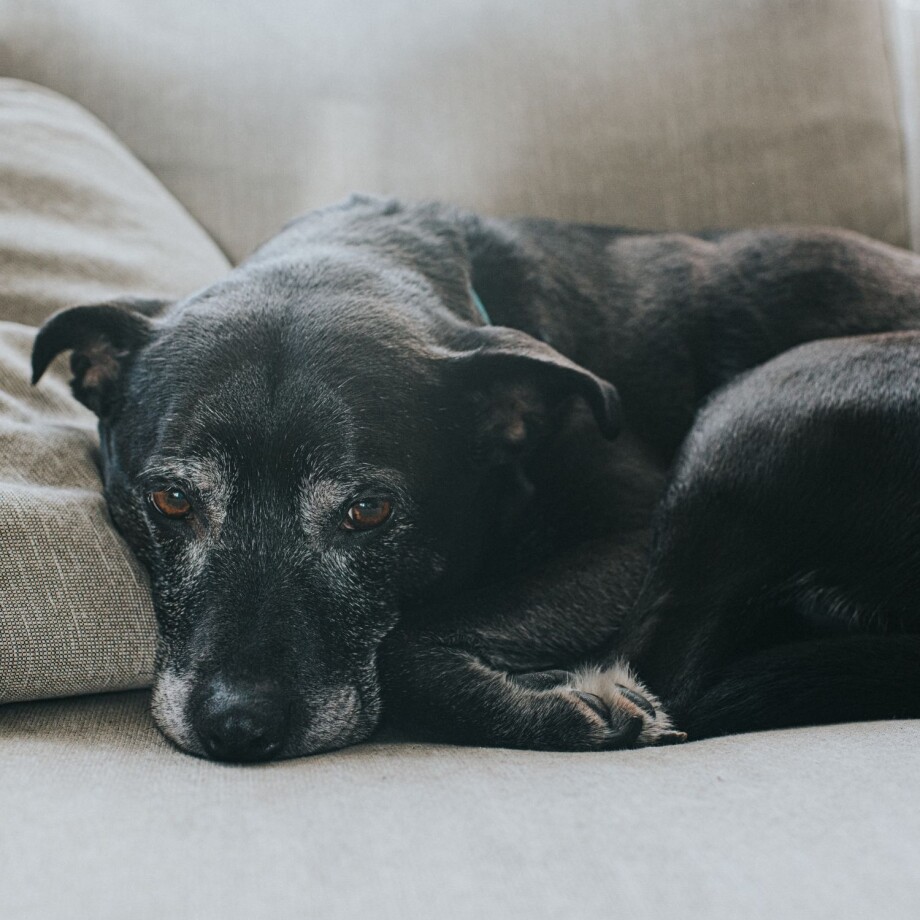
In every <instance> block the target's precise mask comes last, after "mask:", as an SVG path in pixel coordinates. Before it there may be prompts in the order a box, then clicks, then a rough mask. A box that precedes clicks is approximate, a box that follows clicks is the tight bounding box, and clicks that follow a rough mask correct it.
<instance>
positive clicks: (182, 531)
mask: <svg viewBox="0 0 920 920" xmlns="http://www.w3.org/2000/svg"><path fill="white" fill-rule="evenodd" d="M474 292H475V293H474ZM477 298H478V299H479V300H480V301H481V302H482V304H484V311H483V312H481V311H480V310H479V308H478V307H477ZM485 311H487V313H485ZM484 315H486V316H487V317H488V319H490V321H491V322H490V323H487V322H485V321H484ZM918 326H920V259H918V258H917V257H916V256H913V255H911V254H908V253H905V252H901V251H899V250H896V249H894V248H892V247H888V246H884V245H882V244H878V243H874V242H872V241H869V240H866V239H864V238H862V237H859V236H857V235H855V234H850V233H845V232H842V231H824V230H797V229H786V230H763V231H743V232H737V233H726V234H712V235H709V236H706V237H698V236H685V235H678V234H641V233H635V232H628V231H622V230H616V229H607V228H600V227H589V226H579V225H566V224H558V223H552V222H545V221H531V220H522V221H498V220H486V219H481V218H478V217H476V216H474V215H471V214H467V213H464V212H460V211H456V210H454V209H451V208H448V207H444V206H440V205H434V204H429V205H403V204H400V203H398V202H395V201H388V200H380V199H375V198H366V197H355V198H352V199H351V200H349V201H348V202H346V203H344V204H342V205H338V206H335V207H330V208H327V209H324V210H320V211H316V212H313V213H311V214H308V215H306V216H305V217H304V218H302V219H300V220H298V221H296V222H294V223H293V224H291V225H290V226H289V227H287V228H286V229H285V230H284V231H283V232H282V233H281V234H280V235H279V236H278V237H276V238H275V239H274V240H271V241H270V242H269V243H267V244H266V245H265V246H263V247H262V248H261V249H260V250H258V251H257V252H256V253H255V254H254V255H253V256H252V257H251V258H250V259H249V260H248V261H246V262H245V263H243V264H242V265H241V266H240V267H239V268H237V269H236V270H234V271H233V272H232V273H231V274H230V275H229V276H228V277H227V278H226V279H225V280H223V281H221V282H220V283H218V284H216V285H214V286H212V287H210V288H208V289H206V290H204V291H201V292H199V293H197V294H194V295H192V296H191V297H189V298H188V299H186V300H184V301H181V302H179V303H176V304H166V303H152V302H131V301H125V302H119V303H109V304H100V305H94V306H84V307H75V308H72V309H70V310H66V311H63V312H61V313H59V314H57V315H56V316H54V317H52V318H51V319H50V320H49V321H48V322H47V323H46V324H45V326H44V327H43V328H42V330H41V331H40V333H39V335H38V338H37V340H36V344H35V351H34V355H33V365H34V376H35V379H36V380H38V378H40V377H41V375H42V373H43V372H44V370H45V368H46V367H47V366H48V364H49V363H50V361H51V360H52V359H53V358H54V357H55V355H57V354H58V353H59V352H61V351H64V350H72V351H73V356H72V359H71V364H72V368H73V371H74V384H73V387H74V393H75V395H76V396H77V398H78V399H80V400H81V401H82V402H84V403H85V404H86V405H88V406H89V407H90V408H92V409H93V410H94V411H95V412H96V413H97V414H98V416H99V418H100V440H101V456H102V461H103V476H104V484H105V492H106V496H107V499H108V502H109V507H110V509H111V513H112V517H113V519H114V521H115V522H116V524H117V526H118V527H119V529H120V530H121V532H122V533H123V534H124V536H125V537H126V539H127V540H128V541H129V543H130V544H131V546H132V547H133V548H134V550H135V552H136V553H137V554H138V556H139V557H140V558H141V559H142V561H143V562H144V563H145V564H146V566H147V568H148V569H149V571H150V575H151V583H152V587H153V592H154V601H155V607H156V610H157V616H158V623H159V634H160V638H159V652H158V663H157V677H156V684H155V689H154V695H153V709H154V715H155V717H156V719H157V721H158V723H159V725H160V727H161V728H162V729H163V731H164V732H165V733H166V734H167V735H168V736H169V737H170V738H172V739H173V740H174V741H175V742H176V743H177V744H178V745H180V746H181V747H182V748H184V749H186V750H188V751H190V752H193V753H197V754H201V755H206V756H212V757H217V758H223V759H231V760H260V759H267V758H270V757H279V756H296V755H300V754H306V753H311V752H314V751H319V750H324V749H329V748H333V747H339V746H342V745H345V744H349V743H353V742H355V741H358V740H361V739H362V738H365V737H367V736H368V734H369V733H370V732H371V731H372V730H373V728H374V727H375V726H376V724H377V723H378V721H379V719H380V716H381V712H384V713H385V714H386V715H387V716H388V717H389V718H390V719H392V720H393V721H395V722H397V723H399V724H402V725H404V726H407V727H410V728H411V729H413V730H415V731H422V732H424V733H426V734H428V735H431V736H437V737H442V738H447V739H452V740H458V741H469V742H474V743H482V744H498V745H512V746H522V747H536V748H555V749H575V750H579V749H580V750H585V749H592V748H603V747H622V746H628V745H632V744H652V743H663V742H668V741H674V740H680V739H681V738H682V737H683V734H682V731H683V730H684V724H682V720H684V721H687V722H688V724H694V719H696V716H697V715H698V714H699V713H697V712H696V711H695V710H694V701H695V700H696V698H697V696H702V695H704V694H705V693H706V692H707V691H709V690H711V688H712V686H714V685H715V684H716V683H717V682H718V670H717V669H718V668H722V667H727V666H729V665H730V664H731V662H732V661H733V660H734V659H733V656H732V649H731V648H728V647H727V646H725V644H724V643H723V646H720V647H719V654H718V655H717V656H716V657H715V658H707V657H706V656H705V655H704V654H703V653H702V652H700V655H698V656H697V659H694V660H696V661H697V665H696V669H695V670H693V673H692V674H690V675H689V676H688V675H687V674H686V673H683V671H682V678H681V680H682V681H684V682H685V683H682V684H681V686H686V687H687V688H690V687H692V688H693V693H692V694H691V695H689V696H687V697H686V699H685V698H684V697H682V696H681V697H680V700H679V704H680V705H679V706H678V707H677V708H678V709H679V714H678V715H679V717H678V718H677V719H676V721H674V722H672V721H671V720H670V719H669V717H668V715H666V712H667V711H668V709H669V699H668V697H669V696H675V697H677V696H680V693H678V692H677V691H676V690H675V689H674V687H673V681H670V679H667V678H668V673H666V672H668V671H669V669H671V670H674V669H676V668H677V666H676V665H675V664H674V661H673V659H672V658H669V657H668V655H672V656H674V658H676V657H679V652H678V651H676V650H674V649H672V648H670V647H669V649H668V652H667V655H665V654H664V653H659V652H658V651H657V650H656V649H657V647H656V646H655V640H654V633H655V628H653V627H652V626H650V625H649V624H650V623H652V621H655V620H656V617H657V618H658V619H660V618H661V616H662V615H661V608H662V606H663V605H664V604H665V602H664V601H663V600H662V599H661V598H662V597H666V596H668V589H667V587H666V586H663V584H657V583H656V585H653V588H656V589H657V588H661V592H662V593H661V596H659V597H657V598H656V600H655V603H653V604H649V602H648V598H649V596H650V595H649V593H648V592H649V591H650V590H652V588H649V587H648V585H647V586H646V591H645V592H643V593H642V595H641V597H642V598H644V600H640V602H639V603H638V605H637V603H636V602H637V598H639V597H640V587H641V585H642V582H643V576H644V573H645V571H646V566H647V556H648V550H649V540H650V532H651V521H652V516H653V511H654V509H655V507H656V504H657V503H658V501H659V499H660V498H661V496H662V494H663V492H664V489H665V485H666V478H667V475H666V474H667V471H668V469H669V466H670V464H671V463H672V461H673V460H674V457H675V454H676V452H677V450H678V448H679V446H680V445H681V442H682V441H683V439H684V438H685V436H686V435H687V433H688V431H690V429H691V426H692V424H693V420H694V416H695V414H696V412H697V410H698V409H699V407H700V406H701V404H702V403H703V402H704V401H705V400H706V399H707V397H708V396H709V395H710V394H711V393H713V392H714V391H715V390H717V389H718V388H720V387H722V386H723V385H725V384H727V383H728V382H729V381H731V380H733V379H734V378H736V377H737V376H738V375H740V374H742V373H743V372H745V371H747V370H748V369H750V368H752V367H754V366H756V365H759V364H761V363H763V362H765V361H768V360H769V359H770V358H772V357H773V356H775V355H777V354H779V353H780V352H783V351H785V350H787V349H789V348H792V347H793V346H796V345H799V344H800V343H803V342H808V341H811V340H814V339H821V338H827V337H831V336H846V335H862V334H866V333H875V332H886V331H891V330H904V329H912V328H916V327H918ZM729 393H730V391H729ZM728 398H729V399H730V395H729V397H728ZM668 494H669V495H671V500H670V505H669V506H668V507H670V508H674V507H679V503H677V504H676V503H675V501H674V500H673V494H674V493H673V491H671V492H669V493H668ZM704 512H705V513H708V510H707V509H706V508H705V507H704V508H703V510H702V511H701V512H700V513H701V514H702V513H704ZM675 514H676V512H675ZM673 519H674V518H673V517H672V518H668V516H667V513H665V514H664V517H663V519H662V520H663V521H664V523H663V524H662V525H660V526H661V528H663V530H662V532H667V528H668V527H669V526H670V523H669V522H672V521H673ZM660 543H661V541H660V540H659V541H656V545H657V544H660ZM656 551H657V550H656ZM655 558H658V557H655ZM664 568H666V567H665V566H664V565H663V563H662V564H661V565H659V566H658V568H657V569H655V568H654V567H653V571H664ZM724 577H727V578H730V577H731V573H730V572H729V574H728V575H726V576H724ZM643 603H645V604H646V607H643ZM652 608H654V609H652ZM643 610H644V611H645V612H644V613H643ZM629 611H632V613H630V614H629V618H630V622H634V629H632V631H633V632H634V634H635V636H636V637H638V638H636V639H635V640H634V641H632V649H631V651H632V652H634V654H635V656H636V664H638V666H639V672H638V676H639V677H641V678H643V679H646V674H645V673H643V670H642V668H643V662H645V661H647V662H648V664H647V666H648V669H649V674H654V680H652V679H650V678H649V679H648V682H649V683H650V688H651V689H649V688H647V687H645V686H644V685H643V684H642V683H640V682H639V679H638V678H637V677H636V675H635V674H634V673H633V672H632V671H631V670H630V669H629V667H628V666H627V664H626V663H625V662H621V661H619V660H617V655H618V652H617V649H618V647H619V645H621V644H622V645H624V647H625V648H627V649H629V648H630V641H631V640H630V638H629V636H628V635H624V636H621V635H620V629H621V626H622V624H623V621H624V617H626V616H627V613H628V612H629ZM649 611H651V612H649ZM656 628H657V627H656ZM772 638H774V639H775V638H776V637H775V636H773V637H772ZM742 644H743V643H742ZM707 648H709V646H707ZM604 649H606V650H607V651H606V654H608V655H610V656H611V657H610V658H608V659H601V658H598V657H597V655H598V652H599V650H604ZM611 650H612V651H611ZM752 650H756V649H751V648H747V647H744V648H739V649H738V653H739V654H741V653H744V654H747V653H750V652H751V651H752ZM592 656H593V657H592ZM700 656H702V657H700ZM700 660H705V664H700V663H699V661H700ZM592 661H593V662H594V664H592V663H591V662H592ZM605 661H606V662H609V663H605ZM684 670H685V669H684ZM700 675H705V678H704V677H703V676H700ZM698 676H699V680H697V677H698ZM656 683H660V684H661V686H662V687H663V688H666V690H667V692H666V693H665V694H664V698H663V699H662V700H659V699H658V698H657V697H655V696H654V695H653V693H652V691H658V686H657V685H656ZM679 689H680V688H678V690H679ZM688 693H689V690H688ZM659 695H662V694H661V693H659ZM662 703H663V705H662ZM720 705H722V704H720ZM723 710H724V705H723ZM735 715H736V716H738V714H737V713H735ZM837 715H838V716H839V717H842V718H846V717H847V713H846V712H845V711H840V712H838V713H837ZM742 716H743V714H742ZM742 716H738V718H736V719H735V721H734V722H732V725H731V727H732V728H736V727H738V726H739V725H740V726H741V727H744V725H743V722H744V719H743V717H742ZM798 717H799V718H801V719H805V720H807V719H808V718H809V716H808V714H807V712H804V711H803V712H802V713H800V714H799V716H798ZM785 718H786V721H787V722H788V721H790V719H791V720H792V721H794V720H795V716H788V717H785ZM766 721H767V722H769V721H770V720H769V719H768V720H766ZM773 721H775V722H777V724H779V723H781V722H782V721H783V719H782V718H774V720H773ZM697 723H698V725H699V728H698V729H696V730H691V735H694V734H696V735H700V734H703V733H704V732H709V733H711V732H714V731H719V730H721V727H720V724H719V723H718V720H717V719H716V720H715V721H714V722H711V723H707V722H706V720H705V719H703V718H702V716H700V718H699V719H697ZM754 727H762V724H761V723H758V724H757V725H756V726H754Z"/></svg>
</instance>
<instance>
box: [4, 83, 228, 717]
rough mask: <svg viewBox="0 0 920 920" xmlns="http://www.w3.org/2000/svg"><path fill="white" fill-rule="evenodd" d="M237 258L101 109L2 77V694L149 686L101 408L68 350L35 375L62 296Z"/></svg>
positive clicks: (180, 277) (118, 288)
mask: <svg viewBox="0 0 920 920" xmlns="http://www.w3.org/2000/svg"><path fill="white" fill-rule="evenodd" d="M226 268H227V263H226V261H225V260H224V258H223V256H222V255H221V254H220V252H219V251H218V250H217V249H216V247H215V246H214V244H213V243H211V242H210V240H209V239H208V238H207V236H206V235H205V234H204V233H203V232H202V231H201V229H200V228H199V227H198V226H197V225H196V224H195V223H194V221H192V220H191V219H190V218H189V217H188V215H187V214H186V213H185V212H184V211H183V209H182V208H181V206H180V205H179V204H178V203H177V202H176V201H175V200H174V199H173V198H172V197H171V196H170V195H169V194H168V193H167V192H166V191H165V190H164V189H163V188H162V186H161V185H160V184H159V183H158V182H157V180H156V179H154V178H153V176H151V175H150V174H149V173H148V172H147V171H146V170H145V169H144V168H143V167H142V166H141V165H140V164H139V163H138V162H137V161H136V160H135V159H134V158H133V157H132V156H131V154H130V153H128V151H126V150H125V149H124V147H123V146H122V145H121V144H120V143H119V142H118V141H117V140H116V139H115V138H114V137H113V136H112V135H111V133H110V132H108V131H107V130H106V129H105V128H103V127H102V125H100V124H99V123H98V122H97V121H96V120H95V119H94V118H92V117H91V116H89V115H88V114H87V113H85V112H84V111H82V110H81V109H80V108H79V107H78V106H76V105H74V104H73V103H72V102H69V101H68V100H66V99H63V98H62V97H60V96H57V95H56V94H53V93H50V92H48V91H46V90H43V89H40V88H38V87H33V86H30V85H28V84H24V83H20V82H17V81H13V80H0V703H3V702H7V701H9V700H20V699H34V698H36V697H43V696H63V695H68V694H73V693H91V692H95V691H100V690H112V689H121V688H126V687H138V686H145V685H146V684H147V683H148V682H149V678H150V672H151V666H152V651H153V630H154V627H153V612H152V609H151V605H150V599H149V593H148V588H147V583H146V579H145V576H144V574H143V572H142V571H141V569H140V567H139V566H138V565H137V563H136V562H135V561H134V559H133V557H132V556H131V554H130V553H129V551H128V549H127V547H126V546H125V545H124V543H123V541H122V540H121V539H120V537H119V536H118V535H117V533H116V532H115V531H114V529H113V528H112V526H111V524H110V522H109V520H108V515H107V512H106V509H105V503H104V500H103V498H102V495H101V494H100V483H99V475H98V471H97V468H96V465H95V451H96V443H97V438H96V423H95V417H94V416H93V415H92V414H91V413H89V412H88V411H86V410H84V409H83V408H82V407H81V406H79V405H78V404H77V403H76V402H75V401H74V400H73V399H72V398H71V397H70V391H69V387H68V386H67V383H66V381H67V380H68V379H69V375H68V374H67V373H66V370H65V368H66V364H65V362H63V361H61V362H59V363H58V364H57V365H56V367H55V368H54V370H53V372H52V373H50V374H49V375H48V376H47V377H45V378H44V379H43V380H42V382H41V384H40V385H39V386H38V387H36V388H33V387H31V386H30V385H29V377H30V375H31V372H30V367H29V355H30V352H31V347H32V339H33V337H34V329H31V328H29V327H27V326H24V325H18V324H17V323H13V322H4V321H3V320H21V321H24V322H31V323H39V322H41V321H42V320H43V319H44V318H45V317H46V316H47V315H48V314H49V313H51V312H52V311H53V310H55V309H57V308H59V307H63V306H68V305H74V304H77V303H87V302H92V301H93V300H98V299H105V298H108V297H114V296H117V295H119V294H124V293H139V294H140V293H146V294H148V295H152V296H155V295H161V296H177V295H180V294H184V293H188V292H189V291H190V290H192V289H194V288H196V287H198V286H200V285H203V284H205V283H207V282H209V281H211V280H213V279H214V278H217V277H219V276H220V275H221V274H222V273H223V272H224V271H225V270H226Z"/></svg>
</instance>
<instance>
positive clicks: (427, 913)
mask: <svg viewBox="0 0 920 920" xmlns="http://www.w3.org/2000/svg"><path fill="white" fill-rule="evenodd" d="M918 61H920V7H918V4H916V3H915V2H913V0H694V2H693V3H686V2H682V0H572V2H570V3H566V4H553V3H550V2H548V0H429V2H423V0H382V2H379V3H376V4H372V3H369V2H363V3H362V2H359V0H344V2H343V0H338V2H333V0H262V2H258V0H194V2H190V0H160V2H158V3H156V4H151V3H150V2H149V0H0V703H2V704H3V705H2V706H0V918H3V920H19V918H27V920H48V918H69V920H72V918H92V920H107V918H112V920H115V918H118V920H122V918H127V917H130V918H136V920H145V918H161V917H166V916H174V917H188V918H196V920H197V918H206V920H210V918H220V920H234V918H240V920H243V918H245V920H258V918H263V917H264V918H268V917H273V918H275V917H319V918H323V920H338V918H352V917H359V916H370V917H379V918H393V920H396V918H415V917H420V918H422V917H424V918H428V917H438V918H440V917H445V918H473V917H477V918H478V917H483V916H485V917H507V918H518V917H521V918H525V917H526V918H535V920H543V918H557V917H558V918H563V917H573V916H578V917H595V916H596V917H607V916H623V917H628V918H631V920H645V918H649V920H651V918H654V920H659V918H672V917H689V918H726V920H728V918H731V920H736V918H739V917H744V918H760V917H763V918H768V917H769V918H771V920H772V918H776V917H795V918H798V917H801V918H824V917H831V916H833V917H836V918H850V917H852V918H857V917H873V918H874V917H885V918H902V917H903V918H914V917H917V916H918V915H920V808H918V805H920V799H918V798H917V795H916V793H915V789H916V786H917V776H918V775H920V724H917V723H914V722H910V721H894V722H874V723H859V724H852V725H840V726H825V727H820V728H802V729H796V730H786V731H774V732H766V733H760V734H750V735H742V736H734V737H726V738H720V739H713V740H708V741H703V742H695V743H690V744H686V745H681V746H676V747H668V748H661V749H645V750H636V751H619V752H605V753H584V754H563V753H546V752H528V751H511V750H501V749H478V748H470V747H455V746H449V745H437V744H427V743H418V742H416V741H414V740H413V739H411V738H408V737H398V736H395V735H393V734H387V733H381V734H380V735H379V736H378V737H376V738H374V739H373V740H372V741H371V742H369V743H366V744H362V745H359V746H356V747H353V748H350V749H346V750H342V751H338V752H333V753H329V754H323V755H319V756H315V757H311V758H303V759H300V760H290V761H284V762H278V763H270V764H266V765H258V766H245V767H244V766H229V765H225V764H218V763H213V762H207V761H203V760H198V759H195V758H192V757H189V756H187V755H185V754H182V753H179V752H178V751H176V750H175V749H173V748H172V747H171V746H170V745H169V744H168V743H167V742H166V741H165V740H164V739H163V738H162V737H161V736H160V735H159V734H158V732H157V730H156V728H155V727H154V725H153V723H152V721H151V718H150V716H149V713H148V710H147V704H148V698H147V692H146V689H145V688H146V687H147V686H148V685H149V682H150V678H151V674H152V667H153V652H154V622H153V614H152V608H151V605H150V600H149V592H148V588H147V582H146V577H145V574H144V572H143V570H142V568H141V567H140V566H139V565H138V564H137V563H136V562H135V560H134V559H133V558H132V556H131V554H130V552H129V551H128V549H127V547H126V546H125V545H124V543H123V541H122V540H121V538H120V537H119V535H118V534H117V532H116V531H115V530H114V528H113V527H112V525H111V523H110V521H109V520H108V517H107V514H106V511H105V505H104V501H103V499H102V496H101V491H100V489H101V487H100V483H99V475H98V469H97V465H96V440H95V437H96V436H95V424H94V419H93V417H92V416H91V415H90V414H89V413H88V412H86V411H85V410H83V409H82V408H81V407H79V406H78V405H76V404H75V403H74V402H73V400H72V399H71V398H70V396H69V393H68V386H67V380H68V373H67V366H66V362H63V361H58V362H57V363H56V364H55V366H54V368H53V370H52V372H51V373H50V374H49V376H48V377H47V378H46V379H44V380H43V381H42V382H41V384H40V385H39V386H38V387H32V386H31V385H30V381H29V350H30V345H31V341H32V338H33V336H34V332H35V327H36V326H37V325H39V324H40V323H41V322H42V321H43V320H44V319H45V318H46V317H47V316H48V315H49V314H50V313H51V312H53V311H54V310H55V309H58V308H61V307H64V306H68V305H72V304H75V303H88V302H93V301H98V300H102V299H105V298H109V297H116V296H119V295H122V294H135V295H140V296H157V297H179V296H182V295H184V294H187V293H189V292H191V291H192V290H195V289H196V288H198V287H200V286H203V285H205V284H207V283H209V282H210V281H212V280H214V279H215V278H217V277H219V276H220V275H221V274H222V273H223V272H224V271H226V270H227V268H228V267H229V266H230V264H232V263H233V262H235V261H237V260H238V259H240V258H242V257H243V256H244V255H245V254H246V253H247V252H248V251H250V250H251V249H252V248H253V247H254V246H255V245H257V244H258V243H259V242H260V241H262V240H263V239H265V238H266V237H268V236H269V235H271V234H272V233H273V232H275V231H276V230H277V229H279V228H280V226H281V225H282V224H283V223H284V222H285V221H286V220H288V219H289V218H290V217H292V216H294V215H296V214H297V213H300V212H302V211H305V210H307V209H309V208H311V207H314V206H317V205H320V204H325V203H327V202H329V201H332V200H335V199H336V198H339V197H342V196H343V195H344V194H346V193H347V192H349V191H351V190H355V189H358V190H363V191H370V192H379V193H387V194H398V195H400V196H403V197H411V198H424V197H437V198H443V199H446V200H450V201H454V202H457V203H459V204H461V205H465V206H468V207H471V208H474V209H477V210H480V211H482V212H484V213H490V214H499V215H502V214H534V215H541V216H548V217H557V218H561V219H567V220H579V221H588V222H602V223H610V224H626V225H632V226H637V227H640V228H649V229H674V230H696V229H700V228H706V227H732V226H743V225H755V224H768V223H770V224H773V223H822V224H832V225H840V226H846V227H850V228H852V229H855V230H859V231H861V232H863V233H867V234H869V235H871V236H874V237H876V238H878V239H882V240H885V241H887V242H891V243H894V244H897V245H900V246H906V247H909V246H912V245H920V121H918V112H920V73H918Z"/></svg>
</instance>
